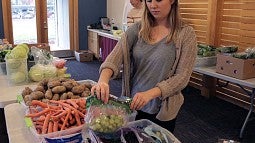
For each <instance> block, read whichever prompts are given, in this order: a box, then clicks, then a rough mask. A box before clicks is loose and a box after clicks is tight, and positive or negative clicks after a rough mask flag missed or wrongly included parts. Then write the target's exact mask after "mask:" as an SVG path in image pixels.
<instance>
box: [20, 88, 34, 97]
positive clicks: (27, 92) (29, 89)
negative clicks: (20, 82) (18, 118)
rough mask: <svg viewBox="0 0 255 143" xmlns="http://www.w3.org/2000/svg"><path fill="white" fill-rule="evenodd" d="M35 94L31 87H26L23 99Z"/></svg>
mask: <svg viewBox="0 0 255 143" xmlns="http://www.w3.org/2000/svg"><path fill="white" fill-rule="evenodd" d="M32 92H33V90H32V89H31V88H29V87H25V89H24V90H23V91H22V93H21V95H22V96H23V98H24V97H25V96H26V95H29V94H31V93H32Z"/></svg>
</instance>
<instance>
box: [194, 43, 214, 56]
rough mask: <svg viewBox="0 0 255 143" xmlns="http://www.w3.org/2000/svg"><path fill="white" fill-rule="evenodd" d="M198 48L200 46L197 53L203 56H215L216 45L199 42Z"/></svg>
mask: <svg viewBox="0 0 255 143" xmlns="http://www.w3.org/2000/svg"><path fill="white" fill-rule="evenodd" d="M197 48H198V52H197V55H199V56H202V57H211V56H215V50H216V47H214V46H210V45H205V44H198V45H197Z"/></svg>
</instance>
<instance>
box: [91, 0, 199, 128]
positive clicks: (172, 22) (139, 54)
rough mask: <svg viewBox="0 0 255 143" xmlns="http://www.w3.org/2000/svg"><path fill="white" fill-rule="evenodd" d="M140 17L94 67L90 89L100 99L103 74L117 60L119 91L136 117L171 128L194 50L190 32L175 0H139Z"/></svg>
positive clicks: (104, 95) (104, 90)
mask: <svg viewBox="0 0 255 143" xmlns="http://www.w3.org/2000/svg"><path fill="white" fill-rule="evenodd" d="M144 4H145V11H144V14H143V17H142V19H141V22H138V23H135V24H133V25H132V26H131V27H129V28H128V29H127V31H126V32H125V33H124V34H123V35H122V37H121V39H120V40H119V41H118V43H117V45H116V46H115V48H114V49H113V51H112V52H111V53H110V55H109V56H108V57H107V58H106V60H105V61H104V63H102V65H101V67H100V77H99V80H98V82H97V84H96V85H95V86H93V87H92V89H91V93H94V92H95V93H96V96H97V98H98V99H101V100H102V101H104V102H105V103H107V102H108V99H109V88H110V87H109V80H110V79H113V78H115V77H116V76H117V75H118V72H119V71H120V70H119V69H120V68H121V65H122V64H123V74H122V76H123V77H122V96H128V97H132V102H131V105H130V108H131V109H133V110H137V111H138V114H137V116H136V120H138V119H149V120H151V121H153V122H154V123H156V124H158V125H160V126H162V127H164V128H166V129H167V130H169V131H171V132H173V131H174V128H175V121H176V116H177V114H178V112H179V110H180V108H181V105H182V104H183V102H184V98H183V95H182V93H181V90H182V89H184V88H185V87H186V86H187V84H188V82H189V78H190V76H191V73H192V69H193V66H194V63H195V59H196V54H197V47H196V45H197V41H196V35H195V32H194V30H193V28H192V27H190V26H188V25H187V24H185V23H184V22H182V20H181V18H180V16H179V10H178V0H145V1H144Z"/></svg>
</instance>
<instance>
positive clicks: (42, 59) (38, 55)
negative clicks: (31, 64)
mask: <svg viewBox="0 0 255 143" xmlns="http://www.w3.org/2000/svg"><path fill="white" fill-rule="evenodd" d="M31 54H32V55H33V57H34V60H35V64H43V65H49V64H52V59H53V56H52V55H51V54H50V52H48V51H46V50H43V49H40V48H37V47H35V46H32V47H31Z"/></svg>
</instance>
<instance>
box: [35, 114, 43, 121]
mask: <svg viewBox="0 0 255 143" xmlns="http://www.w3.org/2000/svg"><path fill="white" fill-rule="evenodd" d="M44 120H45V115H41V116H40V117H39V118H37V119H36V121H44Z"/></svg>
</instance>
